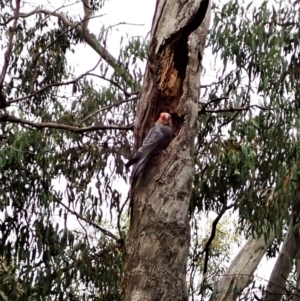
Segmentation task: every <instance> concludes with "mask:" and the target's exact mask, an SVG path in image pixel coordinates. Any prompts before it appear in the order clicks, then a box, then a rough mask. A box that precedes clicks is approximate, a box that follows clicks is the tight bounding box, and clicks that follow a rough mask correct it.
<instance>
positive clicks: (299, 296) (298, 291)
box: [293, 254, 300, 301]
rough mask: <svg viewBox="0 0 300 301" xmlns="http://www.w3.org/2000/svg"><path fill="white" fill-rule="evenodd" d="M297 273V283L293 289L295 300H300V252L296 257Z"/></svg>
mask: <svg viewBox="0 0 300 301" xmlns="http://www.w3.org/2000/svg"><path fill="white" fill-rule="evenodd" d="M295 264H296V273H297V284H296V287H295V289H294V291H293V301H300V259H299V254H297V259H296V263H295Z"/></svg>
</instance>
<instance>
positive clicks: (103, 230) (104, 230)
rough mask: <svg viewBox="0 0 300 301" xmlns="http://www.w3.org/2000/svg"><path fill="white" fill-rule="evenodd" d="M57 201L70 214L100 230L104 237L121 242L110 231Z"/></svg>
mask: <svg viewBox="0 0 300 301" xmlns="http://www.w3.org/2000/svg"><path fill="white" fill-rule="evenodd" d="M56 201H57V202H58V203H59V204H60V205H61V206H63V207H64V208H65V209H66V210H67V211H68V212H70V213H72V214H74V215H75V216H76V217H77V218H78V219H81V220H82V221H84V222H86V223H87V224H90V225H92V226H94V227H95V228H96V229H97V230H99V231H100V232H102V233H103V234H104V235H106V236H108V237H110V238H113V239H114V240H115V241H117V242H118V241H119V240H120V239H119V238H118V237H117V236H115V235H114V234H113V233H111V232H110V231H108V230H106V229H104V228H102V227H101V226H99V225H98V224H96V223H95V222H93V221H91V220H88V219H86V218H85V217H83V216H82V215H80V214H78V213H77V212H76V211H74V210H72V209H70V208H69V207H68V206H66V205H65V204H64V203H62V202H61V201H59V200H58V199H56Z"/></svg>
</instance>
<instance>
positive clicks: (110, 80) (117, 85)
mask: <svg viewBox="0 0 300 301" xmlns="http://www.w3.org/2000/svg"><path fill="white" fill-rule="evenodd" d="M88 75H91V76H95V77H98V78H101V79H103V80H106V81H108V82H110V83H111V84H112V85H114V86H116V87H117V88H118V89H120V90H121V91H122V92H123V93H124V95H125V96H126V97H130V96H132V95H134V94H138V93H140V91H137V92H132V93H128V92H127V91H126V90H124V88H122V87H121V85H120V84H118V83H117V82H115V81H114V80H112V79H109V78H106V77H104V76H102V75H99V74H95V73H89V74H88Z"/></svg>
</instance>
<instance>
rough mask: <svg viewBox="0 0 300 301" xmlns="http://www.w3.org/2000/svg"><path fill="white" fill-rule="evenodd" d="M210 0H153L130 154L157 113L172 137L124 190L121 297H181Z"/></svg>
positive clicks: (184, 287)
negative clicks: (166, 116) (127, 206)
mask: <svg viewBox="0 0 300 301" xmlns="http://www.w3.org/2000/svg"><path fill="white" fill-rule="evenodd" d="M209 20H210V2H209V0H187V1H181V0H158V1H157V5H156V11H155V16H154V19H153V24H152V32H151V43H150V47H149V53H148V66H147V70H146V74H145V80H144V85H143V89H142V92H141V98H140V101H139V103H138V108H137V114H136V122H135V147H134V151H136V150H137V148H138V147H139V146H140V145H141V144H142V141H143V139H144V138H145V136H146V134H147V132H148V131H149V129H150V128H151V127H152V126H153V124H154V123H155V120H156V119H157V118H158V116H159V113H161V112H163V111H165V112H169V113H170V114H171V115H172V120H173V124H174V130H175V138H174V139H173V141H172V142H171V144H170V145H169V147H168V148H167V150H166V152H167V153H164V154H160V155H159V156H158V157H157V160H156V163H155V162H154V161H153V160H152V161H151V162H150V163H149V164H148V166H147V167H146V169H145V172H144V173H143V175H142V176H141V177H138V179H137V180H135V181H134V182H133V183H132V187H131V193H130V194H131V210H132V211H131V223H130V228H129V231H128V235H127V239H126V259H125V276H124V279H123V290H124V293H125V297H126V300H130V301H141V300H142V301H150V300H151V301H155V300H157V301H162V300H172V301H173V300H174V301H176V300H188V295H187V284H186V264H187V258H188V251H189V243H190V228H189V220H188V206H189V198H190V194H191V189H192V179H193V174H194V139H195V135H196V131H197V128H196V124H197V122H196V121H197V116H198V105H197V102H198V99H199V89H200V72H201V60H202V56H203V50H204V46H205V39H206V35H207V29H208V26H209Z"/></svg>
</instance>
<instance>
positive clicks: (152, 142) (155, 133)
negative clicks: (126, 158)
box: [134, 124, 164, 157]
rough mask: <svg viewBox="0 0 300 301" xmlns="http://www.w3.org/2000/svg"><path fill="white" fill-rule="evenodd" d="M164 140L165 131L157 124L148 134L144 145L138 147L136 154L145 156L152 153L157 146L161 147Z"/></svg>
mask: <svg viewBox="0 0 300 301" xmlns="http://www.w3.org/2000/svg"><path fill="white" fill-rule="evenodd" d="M163 140H164V133H163V132H162V130H161V128H160V126H159V125H157V124H155V126H154V127H152V128H151V130H150V131H149V133H148V134H147V136H146V138H145V140H144V141H143V144H142V146H141V147H140V148H139V149H138V151H137V153H136V156H138V157H143V156H148V155H150V154H151V153H153V151H154V150H155V149H156V148H157V147H159V145H160V144H161V143H162V141H163ZM134 157H135V156H134Z"/></svg>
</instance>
